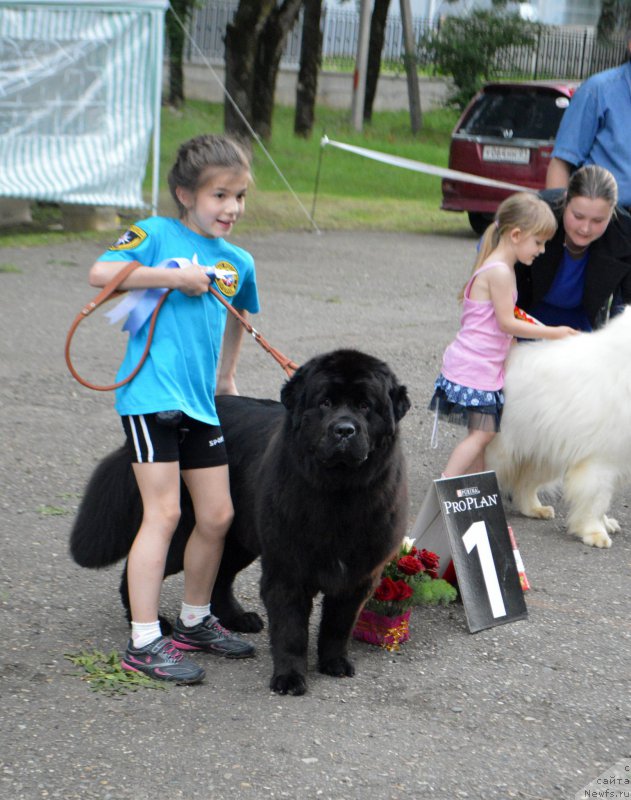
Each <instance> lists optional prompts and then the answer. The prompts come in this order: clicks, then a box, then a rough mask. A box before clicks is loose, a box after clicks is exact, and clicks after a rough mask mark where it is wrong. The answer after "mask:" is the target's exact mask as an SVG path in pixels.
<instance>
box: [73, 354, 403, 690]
mask: <svg viewBox="0 0 631 800" xmlns="http://www.w3.org/2000/svg"><path fill="white" fill-rule="evenodd" d="M281 401H282V402H281V403H278V402H275V401H272V400H257V399H252V398H247V397H218V398H217V409H218V413H219V417H220V419H221V427H222V430H223V433H224V436H225V439H226V446H227V449H228V454H229V459H230V488H231V493H232V498H233V502H234V506H235V518H234V522H233V524H232V527H231V528H230V531H229V532H228V536H227V539H226V546H225V550H224V555H223V558H222V561H221V567H220V570H219V575H218V577H217V581H216V584H215V588H214V591H213V596H212V608H213V613H215V614H216V615H217V616H218V617H219V619H220V621H221V622H222V624H223V625H225V626H226V627H227V628H229V629H232V630H236V631H250V632H253V631H259V630H261V628H262V627H263V622H262V620H261V618H260V617H259V616H258V615H257V614H255V613H253V612H247V611H245V610H244V609H243V608H242V606H241V605H240V603H239V602H238V600H237V599H236V598H235V596H234V594H233V590H232V584H233V581H234V578H235V576H236V574H237V573H238V572H239V571H240V570H242V569H244V567H246V566H248V564H250V563H251V562H252V561H253V560H254V559H255V558H256V557H257V556H258V555H260V556H261V570H262V577H261V596H262V598H263V601H264V604H265V607H266V610H267V614H268V618H269V627H270V640H271V648H272V657H273V662H274V672H273V676H272V679H271V683H270V686H271V688H272V689H273V690H274V691H275V692H278V693H280V694H287V693H290V694H295V695H299V694H303V693H304V692H305V691H306V670H307V637H308V626H309V616H310V613H311V609H312V604H313V599H314V597H315V596H316V595H317V594H318V593H319V592H321V593H322V594H323V595H324V597H323V603H322V618H321V622H320V631H319V637H318V662H319V669H320V672H323V673H325V674H328V675H335V676H346V675H349V676H350V675H353V674H354V667H353V665H352V664H351V662H350V661H349V659H348V654H347V651H348V641H349V637H350V634H351V631H352V628H353V625H354V623H355V619H356V617H357V614H358V612H359V609H360V608H361V605H362V603H363V602H364V600H365V599H366V597H367V596H368V595H369V594H370V593H371V591H372V589H373V587H374V586H375V585H376V582H377V581H378V579H379V575H380V573H381V568H382V566H383V564H384V562H385V561H386V560H387V559H388V558H389V557H390V556H391V555H392V553H393V551H395V550H396V548H397V547H398V545H399V543H400V541H401V539H402V537H403V535H404V534H405V530H406V522H407V480H406V473H405V464H404V460H403V456H402V453H401V449H400V445H399V440H398V432H397V423H398V422H399V420H400V419H401V418H402V417H403V416H404V414H405V413H406V412H407V411H408V409H409V407H410V401H409V399H408V395H407V391H406V389H405V387H404V386H401V385H400V384H399V383H398V381H397V379H396V377H395V376H394V375H393V373H392V371H391V370H390V369H389V367H388V366H387V365H386V364H385V363H384V362H382V361H379V360H377V359H375V358H373V357H372V356H369V355H366V354H364V353H360V352H358V351H355V350H337V351H335V352H332V353H328V354H324V355H321V356H316V357H315V358H313V359H311V360H310V361H308V362H307V363H306V364H305V365H304V366H302V367H301V368H300V369H298V370H297V372H296V373H295V375H294V376H293V377H292V378H291V379H290V380H289V381H287V383H286V384H285V385H284V387H283V389H282V391H281ZM141 516H142V505H141V501H140V496H139V493H138V489H137V486H136V482H135V478H134V476H133V472H132V470H131V466H130V462H129V457H128V454H127V450H126V449H125V448H121V449H120V450H117V451H116V452H114V453H112V454H110V455H109V456H108V457H107V458H105V459H104V460H103V461H102V462H101V463H100V464H99V466H98V467H97V468H96V470H95V472H94V473H93V475H92V477H91V479H90V481H89V483H88V486H87V488H86V492H85V495H84V497H83V500H82V502H81V505H80V508H79V512H78V515H77V518H76V521H75V524H74V527H73V529H72V533H71V539H70V548H71V553H72V556H73V558H74V559H75V561H76V562H77V563H78V564H80V565H82V566H84V567H104V566H106V565H108V564H112V563H114V562H115V561H118V560H119V559H122V558H124V557H125V556H126V555H127V553H128V552H129V549H130V547H131V545H132V542H133V539H134V536H135V533H136V531H137V529H138V527H139V525H140V521H141ZM193 524H194V516H193V512H192V508H191V502H190V498H189V497H188V493H187V492H186V489H185V487H184V485H183V484H182V517H181V519H180V523H179V525H178V528H177V530H176V532H175V535H174V537H173V542H172V545H171V548H170V551H169V555H168V559H167V564H166V570H165V576H167V575H171V574H174V573H176V572H179V571H180V570H181V569H182V567H183V554H184V548H185V546H186V541H187V539H188V536H189V535H190V532H191V530H192V527H193ZM121 594H122V597H123V603H124V604H125V606H126V607H127V609H128V610H129V599H128V594H127V585H126V576H125V573H123V580H122V584H121Z"/></svg>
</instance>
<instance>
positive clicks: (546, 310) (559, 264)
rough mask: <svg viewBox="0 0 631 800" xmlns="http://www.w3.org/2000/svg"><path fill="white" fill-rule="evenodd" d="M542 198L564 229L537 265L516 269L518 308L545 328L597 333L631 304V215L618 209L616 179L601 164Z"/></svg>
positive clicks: (534, 263)
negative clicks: (562, 327)
mask: <svg viewBox="0 0 631 800" xmlns="http://www.w3.org/2000/svg"><path fill="white" fill-rule="evenodd" d="M540 197H541V198H542V199H543V200H545V201H546V202H547V203H548V204H549V206H550V207H551V209H552V211H553V212H554V214H555V217H556V219H557V222H558V230H557V232H556V234H555V235H554V237H553V238H552V239H551V240H550V241H549V242H548V243H547V245H546V249H545V252H544V253H542V254H541V255H540V256H538V257H537V258H536V259H535V261H534V262H533V264H532V265H531V266H526V265H524V264H517V265H516V266H515V275H516V278H517V293H518V297H517V305H518V306H519V307H520V308H521V309H523V310H524V311H526V312H527V313H528V314H530V315H531V316H533V317H535V318H536V319H537V320H539V321H540V322H542V323H544V324H545V325H569V326H570V327H572V328H575V329H577V330H583V331H591V330H593V329H594V328H598V327H600V326H601V325H603V324H604V323H605V322H606V321H607V319H608V318H609V316H610V315H613V314H615V313H617V312H619V311H620V310H621V309H622V307H623V306H624V305H627V304H628V303H631V216H630V215H629V214H628V213H627V212H626V211H625V210H624V209H622V208H621V207H618V206H617V202H618V187H617V184H616V181H615V178H614V177H613V175H612V174H611V173H610V172H609V171H608V170H606V169H604V167H599V166H595V165H589V166H584V167H581V168H580V169H578V170H577V171H576V172H575V173H574V174H573V175H572V177H571V178H570V182H569V185H568V188H567V190H565V189H545V190H544V191H542V192H541V193H540Z"/></svg>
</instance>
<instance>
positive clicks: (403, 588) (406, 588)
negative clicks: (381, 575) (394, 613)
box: [392, 581, 414, 603]
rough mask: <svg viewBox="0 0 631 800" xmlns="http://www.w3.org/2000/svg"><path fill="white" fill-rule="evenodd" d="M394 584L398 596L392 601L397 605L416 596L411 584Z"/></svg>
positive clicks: (396, 582)
mask: <svg viewBox="0 0 631 800" xmlns="http://www.w3.org/2000/svg"><path fill="white" fill-rule="evenodd" d="M393 583H394V587H395V591H396V595H395V596H394V597H393V598H392V599H393V600H394V602H395V603H397V602H400V601H401V600H407V599H408V598H409V597H412V595H413V594H414V589H412V587H411V586H410V584H409V583H406V582H405V581H393Z"/></svg>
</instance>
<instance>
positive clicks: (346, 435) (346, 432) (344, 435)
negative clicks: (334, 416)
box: [333, 422, 357, 439]
mask: <svg viewBox="0 0 631 800" xmlns="http://www.w3.org/2000/svg"><path fill="white" fill-rule="evenodd" d="M333 433H334V434H335V436H336V437H337V438H338V439H350V438H351V437H352V436H355V434H356V433H357V429H356V428H355V426H354V425H353V423H352V422H338V423H337V424H336V426H335V427H334V428H333Z"/></svg>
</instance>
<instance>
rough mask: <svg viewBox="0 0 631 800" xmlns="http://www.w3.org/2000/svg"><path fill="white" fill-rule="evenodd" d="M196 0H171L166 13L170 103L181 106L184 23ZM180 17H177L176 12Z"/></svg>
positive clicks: (182, 95) (182, 94) (177, 106)
mask: <svg viewBox="0 0 631 800" xmlns="http://www.w3.org/2000/svg"><path fill="white" fill-rule="evenodd" d="M194 3H195V0H171V5H170V8H169V10H168V11H167V14H166V25H165V27H166V36H167V42H168V48H169V98H168V101H169V105H172V106H174V107H175V108H179V107H180V106H181V105H182V103H183V102H184V66H183V63H182V62H183V59H184V42H185V38H186V37H185V35H184V31H183V30H182V27H181V25H180V22H181V23H182V25H186V23H187V22H188V19H189V17H190V14H191V11H192V10H193V5H194ZM173 12H175V14H177V16H178V19H176V18H175V16H174V13H173ZM178 20H179V21H178Z"/></svg>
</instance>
